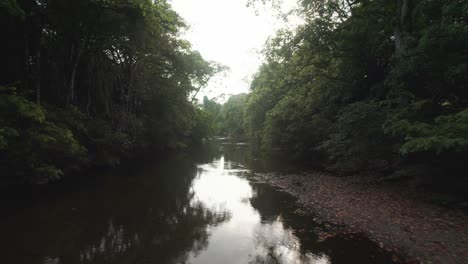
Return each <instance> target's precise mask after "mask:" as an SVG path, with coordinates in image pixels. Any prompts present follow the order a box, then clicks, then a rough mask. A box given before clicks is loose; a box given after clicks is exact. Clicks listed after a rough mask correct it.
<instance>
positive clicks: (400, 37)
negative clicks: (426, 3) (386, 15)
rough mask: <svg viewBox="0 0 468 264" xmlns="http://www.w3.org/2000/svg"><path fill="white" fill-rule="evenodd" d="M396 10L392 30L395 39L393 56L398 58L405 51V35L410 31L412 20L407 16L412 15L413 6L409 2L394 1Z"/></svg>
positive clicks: (407, 0)
mask: <svg viewBox="0 0 468 264" xmlns="http://www.w3.org/2000/svg"><path fill="white" fill-rule="evenodd" d="M396 5H397V10H396V19H395V28H394V35H395V36H394V37H395V56H396V57H400V56H401V54H402V53H403V51H404V49H405V41H404V38H405V34H408V33H410V32H411V30H412V21H411V20H412V19H411V17H410V16H409V14H411V13H412V10H413V7H414V6H415V4H414V3H412V2H411V1H410V0H396Z"/></svg>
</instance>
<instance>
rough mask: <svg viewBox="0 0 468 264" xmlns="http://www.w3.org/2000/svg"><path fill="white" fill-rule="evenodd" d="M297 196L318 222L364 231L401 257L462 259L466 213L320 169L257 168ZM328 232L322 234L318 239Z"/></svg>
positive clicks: (466, 250) (467, 243)
mask: <svg viewBox="0 0 468 264" xmlns="http://www.w3.org/2000/svg"><path fill="white" fill-rule="evenodd" d="M254 180H256V181H260V182H266V183H269V184H271V185H273V186H275V187H277V188H279V189H282V190H284V191H286V192H288V193H290V194H292V195H293V196H295V197H297V198H298V202H299V204H300V205H302V206H303V207H304V209H305V213H310V214H313V215H314V216H316V217H317V219H316V220H317V221H318V222H329V223H332V224H335V225H338V226H342V227H343V228H337V230H336V232H337V233H355V232H359V233H364V234H365V235H366V236H367V237H369V238H370V239H371V240H373V241H375V242H376V243H378V244H379V245H380V247H382V248H384V249H386V250H388V251H390V252H392V253H394V258H395V260H398V261H399V262H402V263H444V264H449V263H468V213H467V212H466V211H461V210H457V209H450V208H446V207H443V206H439V205H436V204H433V203H429V202H427V201H425V200H424V199H421V197H420V196H417V195H415V194H414V193H412V192H410V191H409V190H404V189H402V188H395V187H392V186H388V185H387V184H378V183H373V182H372V181H367V180H366V178H365V177H363V178H359V177H358V178H353V177H350V178H341V177H333V176H328V175H324V174H320V173H307V174H303V175H276V174H258V175H255V176H254ZM333 235H334V234H323V235H322V239H326V238H327V237H330V236H333Z"/></svg>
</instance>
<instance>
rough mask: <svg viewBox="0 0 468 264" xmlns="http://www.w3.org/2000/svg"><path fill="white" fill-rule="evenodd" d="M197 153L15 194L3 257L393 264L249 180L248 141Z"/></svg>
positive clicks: (60, 261) (57, 263)
mask: <svg viewBox="0 0 468 264" xmlns="http://www.w3.org/2000/svg"><path fill="white" fill-rule="evenodd" d="M242 153H244V154H242ZM199 154H200V155H198V158H201V159H202V160H203V161H202V162H194V161H193V160H191V159H190V158H189V157H179V158H173V159H168V160H166V161H164V162H162V163H161V162H160V163H156V164H154V163H152V162H141V163H138V164H132V165H131V166H128V167H127V168H121V169H119V170H117V171H112V172H110V173H108V175H99V177H96V178H95V179H88V180H71V181H69V182H65V183H63V184H61V185H59V186H51V187H47V189H45V190H41V195H40V196H38V197H41V199H39V200H38V197H36V196H28V193H29V192H28V193H21V192H19V191H17V190H14V191H13V190H12V191H11V193H8V194H7V195H5V198H8V199H10V201H7V202H5V204H6V205H10V208H7V207H5V208H4V209H5V210H4V212H7V215H6V217H5V218H4V219H1V220H0V224H1V225H0V232H1V233H2V236H1V237H0V256H1V263H18V264H26V263H28V264H35V263H37V264H44V263H46V264H74V263H80V264H88V263H96V264H97V263H99V264H101V263H102V264H105V263H117V264H119V263H122V264H123V263H142V264H143V263H145V264H146V263H195V264H196V263H204V264H209V263H227V264H229V263H285V264H289V263H291V264H292V263H349V259H350V258H353V259H356V260H357V261H358V262H359V263H376V260H379V261H378V263H387V262H388V261H387V260H388V258H387V257H386V256H385V255H383V254H382V253H379V252H378V251H376V249H375V248H374V246H373V245H370V243H369V242H368V241H364V242H359V241H358V242H356V241H354V240H346V239H341V238H336V239H335V240H333V241H325V242H323V243H318V242H317V236H316V235H315V231H314V230H315V229H317V228H321V227H320V226H319V225H317V224H316V223H314V222H313V220H312V219H311V218H310V217H304V216H298V215H295V214H294V210H295V203H294V199H293V198H292V197H290V196H288V195H286V194H284V193H280V192H278V191H276V190H274V189H272V188H271V187H269V186H266V185H261V184H254V183H251V182H249V181H248V176H249V174H250V173H251V170H250V169H251V168H252V167H251V164H252V163H249V161H248V160H249V159H250V158H251V157H250V156H248V153H247V152H246V146H244V145H229V144H228V145H220V144H218V145H214V146H212V149H211V150H210V151H208V152H199ZM196 164H198V165H196ZM247 168H249V169H247ZM45 193H47V195H45ZM15 195H16V196H15ZM12 197H16V198H15V199H16V200H15V199H13V198H12ZM13 200H14V201H13ZM386 261H387V262H386ZM388 263H390V262H388Z"/></svg>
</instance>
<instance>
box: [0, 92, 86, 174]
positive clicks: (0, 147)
mask: <svg viewBox="0 0 468 264" xmlns="http://www.w3.org/2000/svg"><path fill="white" fill-rule="evenodd" d="M15 90H16V89H14V88H4V87H0V91H1V94H0V116H1V119H0V156H2V157H3V158H2V162H1V163H0V167H1V170H2V171H5V172H11V173H12V174H13V176H15V177H13V178H8V175H5V176H4V178H2V179H1V180H2V181H8V182H25V181H27V182H39V183H42V182H47V181H50V180H56V179H58V178H60V177H61V176H62V175H63V173H64V171H66V170H69V169H72V168H73V167H75V166H77V165H78V164H80V163H82V162H84V161H85V158H86V156H85V154H86V149H85V148H84V147H83V146H82V145H81V144H80V143H79V142H78V141H77V140H76V138H75V137H74V135H73V133H72V132H71V131H70V130H69V129H67V128H63V127H60V126H57V125H56V124H54V123H52V122H49V121H47V119H46V112H45V110H44V108H43V107H41V106H40V105H38V104H36V103H33V102H31V101H29V100H27V99H26V98H24V97H23V96H20V95H17V94H16V92H15ZM10 176H12V175H10Z"/></svg>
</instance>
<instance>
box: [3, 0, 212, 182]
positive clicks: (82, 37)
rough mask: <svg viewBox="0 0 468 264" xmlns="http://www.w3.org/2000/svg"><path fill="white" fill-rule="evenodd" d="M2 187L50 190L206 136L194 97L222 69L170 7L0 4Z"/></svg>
mask: <svg viewBox="0 0 468 264" xmlns="http://www.w3.org/2000/svg"><path fill="white" fill-rule="evenodd" d="M0 3H1V4H0V25H1V26H0V27H1V28H0V31H1V33H0V34H1V35H2V36H3V38H2V41H1V43H0V45H1V47H0V56H1V58H2V60H1V62H0V72H1V75H0V85H1V87H0V112H1V117H0V155H1V159H0V170H2V171H3V172H8V173H2V181H13V182H17V181H30V182H46V181H48V180H50V179H55V178H58V177H60V176H61V175H63V173H65V172H66V171H69V170H72V169H75V168H79V167H82V166H83V165H86V164H116V163H118V162H119V160H120V158H121V157H123V156H127V155H129V154H131V153H134V152H135V151H139V152H141V151H147V150H150V149H159V150H164V149H180V148H184V147H185V146H187V145H188V144H190V143H192V142H195V141H197V140H199V139H201V138H203V137H204V136H205V133H206V132H207V131H206V126H207V124H204V123H203V122H205V121H206V119H204V115H203V113H202V112H201V110H200V109H198V108H197V107H195V106H194V105H193V104H192V103H191V97H192V96H193V94H194V93H196V92H197V91H198V90H199V89H200V88H201V87H203V86H204V85H206V83H207V81H208V80H209V78H210V77H211V76H212V75H214V74H215V73H216V72H217V71H219V70H220V67H218V66H216V65H215V64H213V63H210V62H207V61H205V60H204V59H203V58H202V57H201V55H200V54H199V53H198V52H196V51H193V50H192V49H191V47H190V44H189V43H188V42H186V41H184V40H182V39H181V38H180V37H179V35H180V31H181V29H183V28H184V27H185V25H184V23H183V21H182V20H181V18H180V17H179V16H178V15H177V14H176V13H175V12H174V11H173V10H172V9H171V7H170V5H169V3H168V2H167V1H151V0H83V1H81V0H80V1H72V0H60V1H58V0H38V1H33V0H17V1H16V0H2V1H0Z"/></svg>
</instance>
